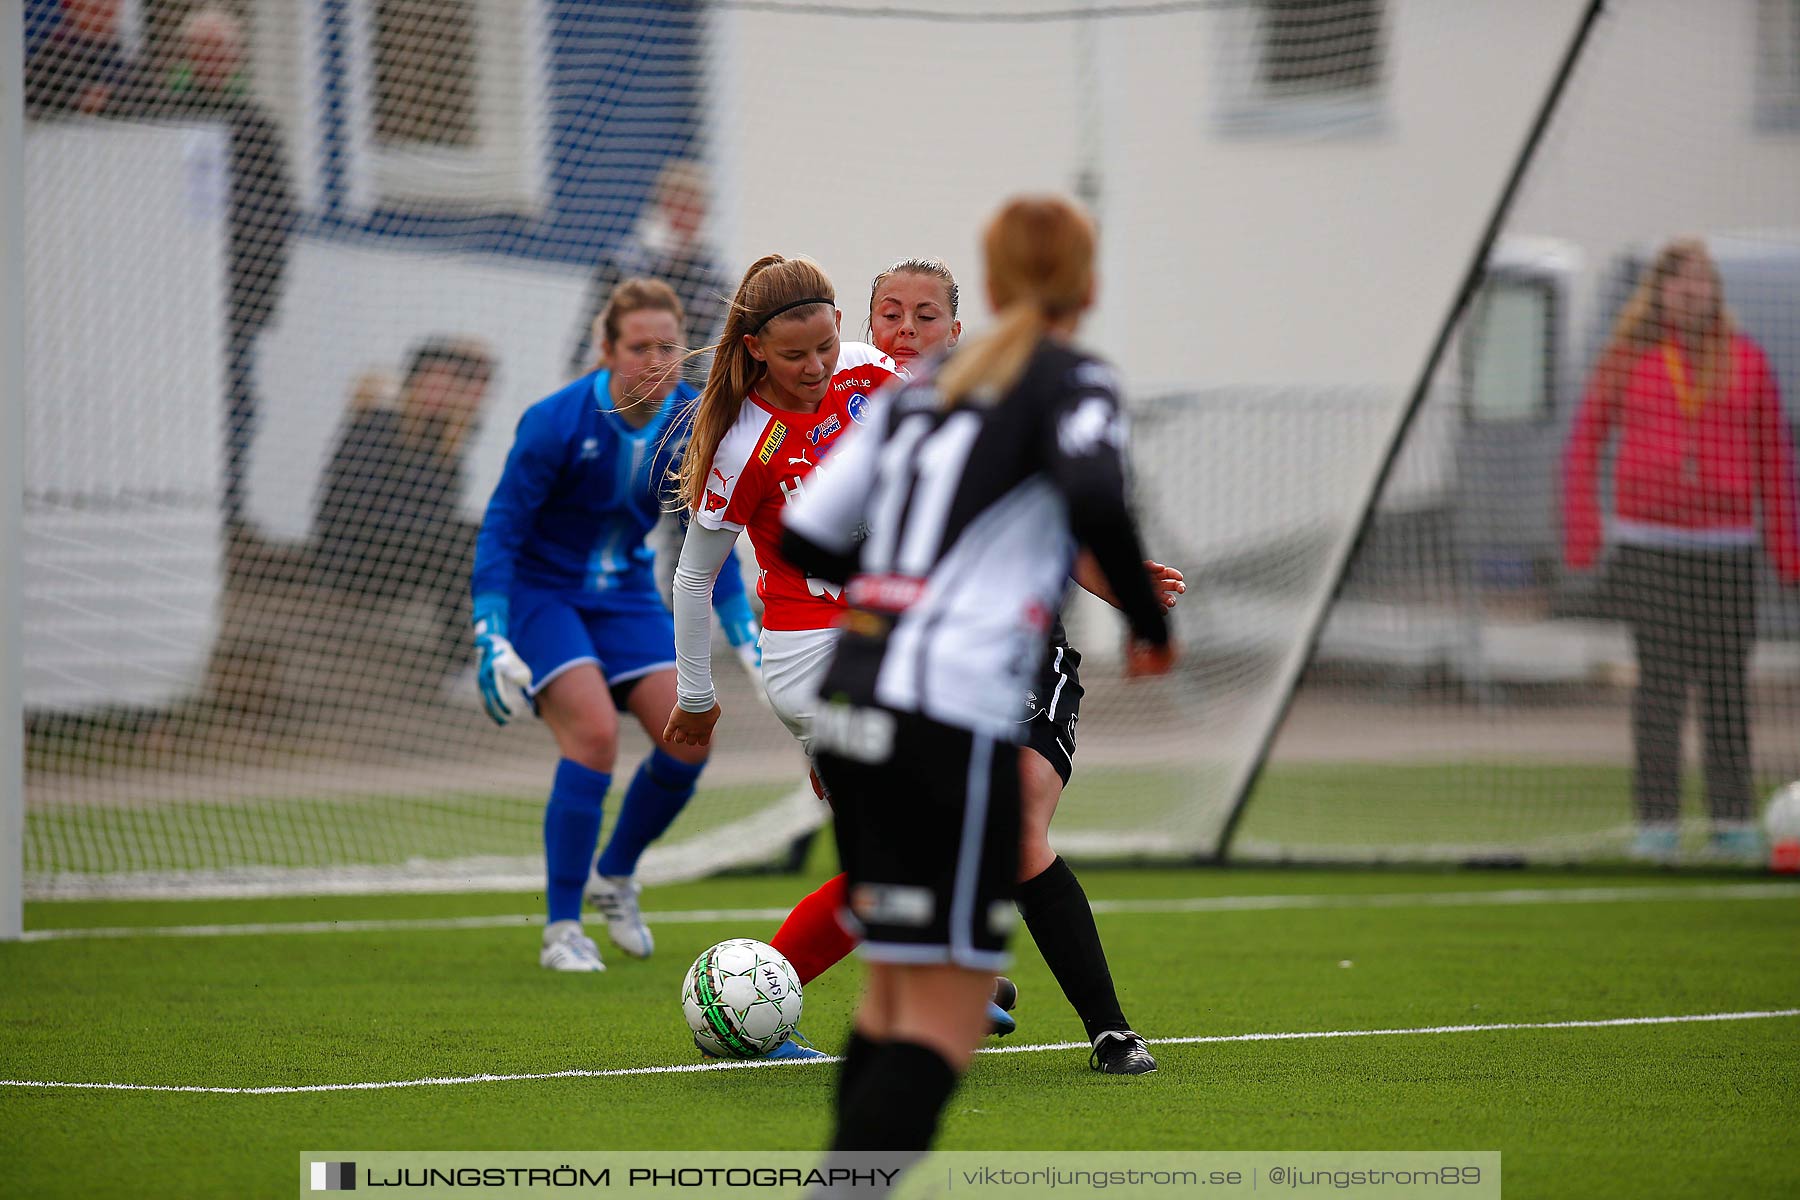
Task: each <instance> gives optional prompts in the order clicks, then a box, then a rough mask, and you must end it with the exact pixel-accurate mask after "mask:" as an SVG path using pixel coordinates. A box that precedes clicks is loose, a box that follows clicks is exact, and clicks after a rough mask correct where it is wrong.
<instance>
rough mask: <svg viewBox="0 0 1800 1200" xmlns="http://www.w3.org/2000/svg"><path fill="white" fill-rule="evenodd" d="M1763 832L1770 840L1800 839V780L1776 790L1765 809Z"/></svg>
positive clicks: (1787, 840)
mask: <svg viewBox="0 0 1800 1200" xmlns="http://www.w3.org/2000/svg"><path fill="white" fill-rule="evenodd" d="M1763 832H1765V833H1767V834H1768V835H1769V842H1770V843H1771V844H1775V843H1778V842H1792V841H1800V780H1796V781H1794V782H1793V783H1790V784H1787V785H1786V786H1785V787H1780V788H1777V789H1776V790H1775V794H1774V795H1773V796H1770V797H1769V806H1768V807H1767V808H1765V809H1763Z"/></svg>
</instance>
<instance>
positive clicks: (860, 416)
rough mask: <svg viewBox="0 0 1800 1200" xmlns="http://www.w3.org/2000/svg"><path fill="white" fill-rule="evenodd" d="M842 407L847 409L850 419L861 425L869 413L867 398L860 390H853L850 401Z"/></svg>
mask: <svg viewBox="0 0 1800 1200" xmlns="http://www.w3.org/2000/svg"><path fill="white" fill-rule="evenodd" d="M844 407H845V408H847V409H848V410H849V412H850V419H851V420H852V421H855V422H856V423H857V424H858V425H861V424H862V423H863V421H864V420H866V419H867V418H868V415H869V398H868V397H867V396H865V395H863V394H862V393H861V392H854V393H852V394H851V396H850V402H849V403H848V404H846V405H845V406H844Z"/></svg>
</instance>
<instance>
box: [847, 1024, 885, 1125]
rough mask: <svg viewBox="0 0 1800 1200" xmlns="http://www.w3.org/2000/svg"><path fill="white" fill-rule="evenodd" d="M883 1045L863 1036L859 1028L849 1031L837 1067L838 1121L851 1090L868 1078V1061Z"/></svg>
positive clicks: (869, 1061) (870, 1060)
mask: <svg viewBox="0 0 1800 1200" xmlns="http://www.w3.org/2000/svg"><path fill="white" fill-rule="evenodd" d="M883 1045H885V1043H883V1042H878V1041H876V1040H875V1039H874V1038H871V1037H865V1036H863V1031H862V1030H860V1029H852V1030H851V1031H850V1044H849V1045H847V1046H845V1047H844V1061H843V1064H842V1065H841V1066H839V1067H838V1083H837V1118H838V1120H839V1121H840V1122H841V1121H843V1119H844V1109H845V1107H846V1106H847V1105H848V1103H849V1099H850V1092H851V1090H852V1089H854V1088H855V1087H856V1085H857V1084H859V1083H861V1082H862V1081H863V1080H864V1079H866V1078H868V1074H869V1070H868V1068H869V1063H871V1062H872V1061H874V1059H875V1056H876V1055H877V1054H878V1053H880V1051H881V1047H882V1046H883Z"/></svg>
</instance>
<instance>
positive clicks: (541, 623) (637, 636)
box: [509, 590, 675, 709]
mask: <svg viewBox="0 0 1800 1200" xmlns="http://www.w3.org/2000/svg"><path fill="white" fill-rule="evenodd" d="M511 608H512V613H511V620H510V622H509V625H510V633H511V635H512V636H511V641H512V644H513V649H514V650H517V651H518V652H519V657H520V658H523V659H524V660H525V665H526V666H528V667H530V668H531V694H532V695H533V696H536V695H537V694H538V693H539V692H541V691H542V690H543V689H544V688H545V687H546V686H547V685H548V684H549V683H550V681H551V680H553V679H555V678H556V677H557V676H558V675H561V674H562V673H563V672H564V671H567V670H568V669H569V668H571V667H574V666H578V665H580V664H581V663H593V664H594V665H595V666H597V667H599V668H600V673H601V674H602V675H604V676H606V682H607V684H608V686H610V687H611V688H612V694H613V703H614V704H616V705H617V706H618V707H619V708H621V709H623V708H624V707H625V703H626V698H627V697H628V696H629V695H630V694H631V690H632V688H633V687H635V686H636V685H637V683H638V681H639V680H641V679H643V678H644V677H645V676H646V675H653V674H655V673H656V672H657V671H664V670H673V669H674V668H675V619H674V618H673V617H671V616H670V615H669V610H668V609H667V608H665V607H663V602H662V597H661V596H658V595H657V594H656V593H655V592H653V591H643V592H639V591H628V592H625V591H622V592H603V593H600V594H597V595H584V596H582V597H581V598H580V600H579V602H578V604H577V603H572V602H571V599H570V597H569V596H568V595H567V594H566V593H561V592H533V591H525V590H519V591H515V592H514V593H513V596H512V605H511Z"/></svg>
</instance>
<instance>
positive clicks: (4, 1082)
mask: <svg viewBox="0 0 1800 1200" xmlns="http://www.w3.org/2000/svg"><path fill="white" fill-rule="evenodd" d="M1795 1016H1800V1008H1778V1009H1769V1010H1760V1011H1751V1012H1725V1013H1691V1014H1685V1015H1682V1016H1671V1017H1610V1018H1606V1019H1604V1020H1596V1021H1541V1022H1536V1023H1526V1022H1504V1023H1497V1024H1491V1025H1423V1026H1419V1027H1417V1028H1413V1029H1322V1030H1310V1031H1306V1032H1300V1033H1229V1034H1212V1035H1205V1036H1199V1037H1172V1038H1150V1039H1148V1040H1149V1042H1150V1044H1151V1045H1153V1046H1200V1045H1208V1044H1213V1043H1225V1042H1289V1041H1303V1040H1312V1039H1324V1038H1365V1037H1405V1036H1409V1035H1417V1034H1450V1033H1506V1032H1514V1031H1519V1030H1537V1029H1617V1028H1621V1027H1623V1026H1628V1025H1683V1024H1691V1023H1694V1022H1700V1021H1764V1020H1770V1019H1773V1018H1778V1017H1795ZM1086 1049H1088V1044H1087V1043H1086V1042H1040V1043H1037V1044H1035V1045H1028V1046H987V1047H983V1048H982V1050H981V1051H980V1053H982V1054H1036V1053H1041V1052H1043V1051H1047V1050H1086ZM838 1061H840V1060H839V1059H838V1058H837V1057H836V1056H835V1055H825V1056H823V1057H820V1058H787V1059H751V1060H748V1061H738V1060H733V1061H724V1062H720V1061H712V1062H697V1063H681V1064H678V1065H675V1066H664V1067H617V1068H614V1069H612V1070H606V1071H592V1070H583V1069H581V1068H571V1069H569V1070H566V1071H533V1072H529V1073H525V1074H517V1075H446V1076H435V1077H427V1078H424V1079H384V1080H378V1081H374V1082H369V1083H311V1084H286V1085H280V1086H269V1087H207V1086H202V1085H199V1084H169V1083H80V1082H65V1081H61V1080H54V1079H0V1087H12V1088H46V1089H48V1088H61V1089H76V1090H81V1091H104V1092H201V1093H206V1094H208V1095H222V1096H285V1095H295V1094H300V1093H311V1092H374V1091H387V1090H391V1089H393V1088H416V1087H454V1086H457V1085H460V1084H468V1083H516V1082H519V1081H521V1080H540V1079H614V1078H618V1077H621V1076H626V1075H688V1074H693V1073H695V1072H700V1071H743V1070H757V1069H764V1068H775V1067H784V1066H785V1067H792V1066H809V1065H813V1066H816V1065H818V1064H821V1063H834V1062H838Z"/></svg>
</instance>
